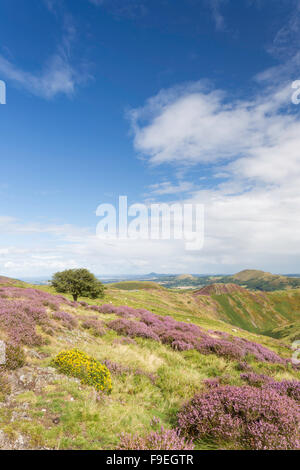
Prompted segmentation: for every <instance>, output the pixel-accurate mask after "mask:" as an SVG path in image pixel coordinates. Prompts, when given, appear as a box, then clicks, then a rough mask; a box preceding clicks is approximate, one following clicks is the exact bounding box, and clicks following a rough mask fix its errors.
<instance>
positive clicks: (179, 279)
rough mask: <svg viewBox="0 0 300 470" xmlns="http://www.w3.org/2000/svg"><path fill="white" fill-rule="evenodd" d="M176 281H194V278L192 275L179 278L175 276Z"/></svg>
mask: <svg viewBox="0 0 300 470" xmlns="http://www.w3.org/2000/svg"><path fill="white" fill-rule="evenodd" d="M175 279H177V280H178V281H184V280H192V281H193V280H195V279H196V278H195V276H193V275H192V274H180V275H179V276H176V278H175Z"/></svg>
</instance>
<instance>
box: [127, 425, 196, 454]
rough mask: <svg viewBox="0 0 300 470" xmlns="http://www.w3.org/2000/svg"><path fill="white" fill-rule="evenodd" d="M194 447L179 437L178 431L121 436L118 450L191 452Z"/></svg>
mask: <svg viewBox="0 0 300 470" xmlns="http://www.w3.org/2000/svg"><path fill="white" fill-rule="evenodd" d="M193 449H194V445H193V444H192V442H190V441H186V440H185V439H184V438H183V437H181V436H180V433H179V431H178V429H164V427H163V426H162V427H161V429H160V430H159V431H151V432H150V433H149V434H147V435H145V436H139V435H131V434H122V435H121V437H120V444H119V447H118V450H193Z"/></svg>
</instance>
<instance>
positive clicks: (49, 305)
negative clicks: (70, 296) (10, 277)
mask: <svg viewBox="0 0 300 470" xmlns="http://www.w3.org/2000/svg"><path fill="white" fill-rule="evenodd" d="M62 303H63V304H66V305H72V303H71V302H70V301H69V300H67V299H65V298H64V297H62V296H54V295H51V294H49V293H47V292H44V291H41V290H37V289H22V288H19V287H14V286H5V287H1V288H0V327H2V328H3V329H4V330H5V331H6V332H7V334H8V337H9V339H10V341H11V342H12V343H14V344H25V345H28V346H34V345H36V346H38V345H41V344H42V343H43V338H42V336H41V335H40V334H39V333H38V332H37V329H36V327H37V326H40V327H41V328H42V329H44V330H47V327H49V326H50V325H51V321H50V318H49V315H48V313H47V309H52V310H54V311H56V310H58V309H59V307H60V305H61V304H62Z"/></svg>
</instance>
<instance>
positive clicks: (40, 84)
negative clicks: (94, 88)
mask: <svg viewBox="0 0 300 470" xmlns="http://www.w3.org/2000/svg"><path fill="white" fill-rule="evenodd" d="M46 6H47V8H48V9H49V10H50V11H51V12H53V13H55V12H56V7H57V6H58V4H57V2H55V1H54V0H47V1H46ZM59 16H61V17H62V23H63V25H62V28H63V34H62V39H61V43H60V45H59V47H58V48H57V51H56V52H55V53H54V54H52V55H51V56H50V57H49V58H48V59H47V60H46V61H45V64H44V66H43V67H42V68H41V69H40V70H37V71H30V72H29V71H26V70H23V69H22V68H20V67H18V66H17V65H16V64H14V63H13V62H12V61H11V60H8V59H7V58H6V57H4V56H3V55H1V54H0V74H1V77H3V78H4V79H5V80H7V81H10V82H11V83H13V84H15V85H16V86H19V87H22V88H24V89H25V90H27V91H28V92H30V93H31V94H33V95H36V96H39V97H42V98H45V99H51V98H53V97H55V96H56V95H58V94H61V93H62V94H65V95H68V96H70V95H72V94H73V93H74V92H75V89H76V87H77V86H78V85H79V84H81V83H83V82H85V81H86V80H87V79H88V78H89V76H88V75H87V73H86V71H82V70H79V69H80V68H81V67H79V69H78V70H77V68H75V66H74V65H73V64H72V59H71V50H72V47H73V44H74V41H75V39H76V29H75V26H74V23H73V19H72V17H71V15H70V14H68V13H66V12H64V13H63V14H62V15H59Z"/></svg>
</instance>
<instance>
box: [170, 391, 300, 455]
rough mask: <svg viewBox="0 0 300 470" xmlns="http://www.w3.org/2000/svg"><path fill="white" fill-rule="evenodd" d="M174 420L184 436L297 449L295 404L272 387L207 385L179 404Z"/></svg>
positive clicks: (229, 444) (247, 446)
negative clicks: (184, 402) (190, 398)
mask: <svg viewBox="0 0 300 470" xmlns="http://www.w3.org/2000/svg"><path fill="white" fill-rule="evenodd" d="M178 424H179V428H180V430H181V431H182V433H183V434H184V435H185V436H188V437H190V438H194V439H212V440H215V441H217V442H219V444H220V445H221V446H222V445H224V446H226V447H227V448H241V449H255V450H267V449H277V450H289V449H300V441H299V437H300V436H299V424H300V413H299V407H298V405H297V403H296V402H295V401H294V400H293V399H291V398H289V397H288V396H285V395H280V394H278V393H277V391H275V390H274V389H273V388H262V389H261V388H257V387H250V386H244V387H237V386H216V387H211V388H209V391H208V392H207V393H203V394H196V395H195V396H194V397H193V398H192V400H190V401H189V402H188V403H186V404H185V405H184V406H183V407H182V409H181V410H180V412H179V414H178Z"/></svg>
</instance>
